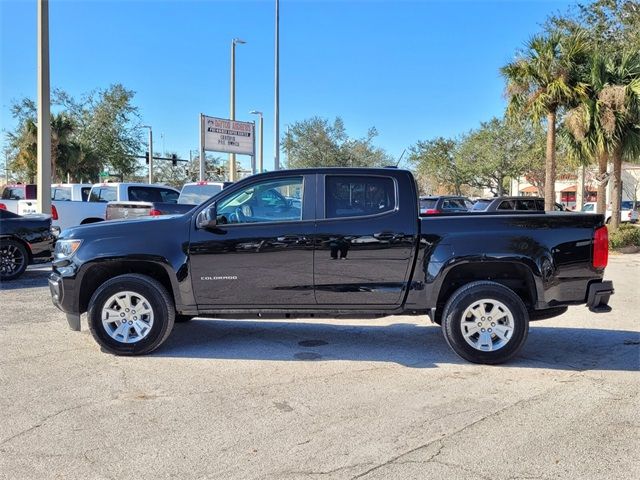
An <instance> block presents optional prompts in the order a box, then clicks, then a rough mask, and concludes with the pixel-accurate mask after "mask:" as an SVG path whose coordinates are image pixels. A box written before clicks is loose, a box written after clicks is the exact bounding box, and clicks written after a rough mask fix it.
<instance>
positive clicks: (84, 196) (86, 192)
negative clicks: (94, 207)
mask: <svg viewBox="0 0 640 480" xmlns="http://www.w3.org/2000/svg"><path fill="white" fill-rule="evenodd" d="M90 192H91V187H82V188H81V189H80V195H82V201H83V202H86V201H87V200H89V193H90Z"/></svg>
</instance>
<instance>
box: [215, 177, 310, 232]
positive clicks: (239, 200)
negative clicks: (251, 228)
mask: <svg viewBox="0 0 640 480" xmlns="http://www.w3.org/2000/svg"><path fill="white" fill-rule="evenodd" d="M302 192H303V182H302V177H291V178H282V179H277V180H268V181H262V182H258V183H254V184H252V185H251V186H249V187H247V188H245V189H243V190H240V191H239V192H235V193H234V194H232V195H230V196H229V197H226V198H224V199H222V200H221V201H220V202H219V203H218V218H219V219H220V223H225V221H226V223H231V224H233V223H265V222H291V221H295V220H302Z"/></svg>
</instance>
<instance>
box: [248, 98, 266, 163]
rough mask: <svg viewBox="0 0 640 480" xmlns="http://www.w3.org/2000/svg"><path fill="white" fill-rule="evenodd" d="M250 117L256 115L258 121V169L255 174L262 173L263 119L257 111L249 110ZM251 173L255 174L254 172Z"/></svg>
mask: <svg viewBox="0 0 640 480" xmlns="http://www.w3.org/2000/svg"><path fill="white" fill-rule="evenodd" d="M249 113H251V114H252V115H258V116H259V119H258V169H257V172H258V173H262V171H263V168H264V165H263V159H264V145H263V140H264V135H263V134H264V129H263V118H262V112H259V111H257V110H251V112H249ZM253 173H256V172H255V171H254V172H253Z"/></svg>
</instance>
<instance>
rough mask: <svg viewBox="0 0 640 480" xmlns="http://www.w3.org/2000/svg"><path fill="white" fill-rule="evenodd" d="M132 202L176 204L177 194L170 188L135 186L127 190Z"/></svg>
mask: <svg viewBox="0 0 640 480" xmlns="http://www.w3.org/2000/svg"><path fill="white" fill-rule="evenodd" d="M127 194H128V196H129V200H131V201H132V202H154V203H177V202H178V195H179V194H178V192H176V191H175V190H171V189H170V188H158V187H144V186H135V187H129V188H128V189H127Z"/></svg>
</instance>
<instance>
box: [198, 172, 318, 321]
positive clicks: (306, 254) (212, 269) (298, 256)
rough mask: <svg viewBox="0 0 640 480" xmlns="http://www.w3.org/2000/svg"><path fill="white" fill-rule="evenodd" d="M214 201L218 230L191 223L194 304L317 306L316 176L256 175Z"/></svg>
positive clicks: (273, 306)
mask: <svg viewBox="0 0 640 480" xmlns="http://www.w3.org/2000/svg"><path fill="white" fill-rule="evenodd" d="M223 192H224V191H223ZM216 204H217V211H218V225H217V227H216V228H212V229H197V228H196V227H195V226H194V227H192V228H194V230H193V232H192V234H191V243H190V246H189V254H190V262H191V275H192V283H193V290H194V293H195V295H196V301H197V303H198V306H199V307H200V308H202V309H210V310H212V309H219V308H222V309H224V308H232V307H234V306H238V307H249V308H250V307H256V308H258V307H263V306H264V307H267V308H279V307H282V308H286V307H287V306H289V305H310V306H313V305H315V298H314V292H313V234H314V214H315V212H314V210H315V175H308V176H307V175H292V176H286V175H282V176H277V177H269V178H262V179H256V180H255V181H254V182H253V183H251V184H248V185H246V186H245V187H243V188H241V189H239V190H238V189H234V188H233V187H231V188H230V193H228V194H227V195H224V193H221V194H220V195H219V196H218V198H217V201H216Z"/></svg>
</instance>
